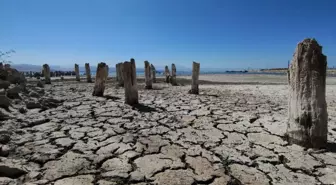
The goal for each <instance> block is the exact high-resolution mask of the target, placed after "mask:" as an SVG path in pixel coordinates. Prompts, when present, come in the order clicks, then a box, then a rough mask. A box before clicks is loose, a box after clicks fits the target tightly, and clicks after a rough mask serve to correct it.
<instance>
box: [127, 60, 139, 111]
mask: <svg viewBox="0 0 336 185" xmlns="http://www.w3.org/2000/svg"><path fill="white" fill-rule="evenodd" d="M123 68H124V69H123V77H124V87H125V103H127V104H129V105H134V104H138V103H139V95H138V87H137V79H136V66H135V61H134V59H133V58H132V59H131V61H130V62H124V64H123Z"/></svg>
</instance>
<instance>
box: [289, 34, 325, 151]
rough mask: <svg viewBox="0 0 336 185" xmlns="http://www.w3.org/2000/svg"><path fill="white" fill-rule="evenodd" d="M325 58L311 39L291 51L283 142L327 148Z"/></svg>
mask: <svg viewBox="0 0 336 185" xmlns="http://www.w3.org/2000/svg"><path fill="white" fill-rule="evenodd" d="M326 69H327V57H326V56H325V55H323V54H322V46H320V45H319V44H318V43H317V41H316V40H315V39H305V40H303V41H302V42H300V43H299V44H298V46H297V48H296V50H295V53H294V57H293V59H292V62H291V65H290V67H289V103H288V105H289V108H288V117H289V119H288V124H287V133H286V136H287V139H288V141H289V143H295V144H299V145H301V146H304V147H313V148H324V147H326V145H327V134H328V113H327V103H326V98H325V96H326V92H325V88H326Z"/></svg>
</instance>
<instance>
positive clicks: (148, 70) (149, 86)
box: [145, 60, 152, 89]
mask: <svg viewBox="0 0 336 185" xmlns="http://www.w3.org/2000/svg"><path fill="white" fill-rule="evenodd" d="M151 73H152V71H151V67H150V65H149V62H148V61H147V60H146V61H145V83H146V86H145V89H152V77H151V76H152V75H151Z"/></svg>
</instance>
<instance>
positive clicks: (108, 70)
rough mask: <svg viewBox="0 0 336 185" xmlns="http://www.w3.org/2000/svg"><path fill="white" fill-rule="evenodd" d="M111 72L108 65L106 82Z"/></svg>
mask: <svg viewBox="0 0 336 185" xmlns="http://www.w3.org/2000/svg"><path fill="white" fill-rule="evenodd" d="M109 72H110V69H109V66H108V65H106V80H107V79H108V76H109Z"/></svg>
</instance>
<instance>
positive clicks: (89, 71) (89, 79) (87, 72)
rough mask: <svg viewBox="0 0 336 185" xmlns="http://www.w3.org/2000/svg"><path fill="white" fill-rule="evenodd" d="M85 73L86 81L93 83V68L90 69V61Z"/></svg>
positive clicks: (86, 65)
mask: <svg viewBox="0 0 336 185" xmlns="http://www.w3.org/2000/svg"><path fill="white" fill-rule="evenodd" d="M85 73H86V81H87V82H88V83H91V82H92V79H91V69H90V64H89V63H85Z"/></svg>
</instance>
